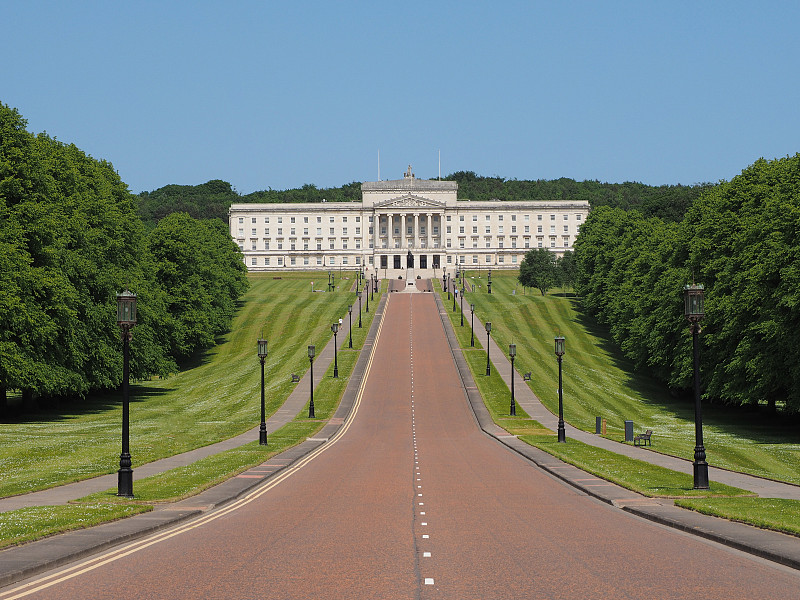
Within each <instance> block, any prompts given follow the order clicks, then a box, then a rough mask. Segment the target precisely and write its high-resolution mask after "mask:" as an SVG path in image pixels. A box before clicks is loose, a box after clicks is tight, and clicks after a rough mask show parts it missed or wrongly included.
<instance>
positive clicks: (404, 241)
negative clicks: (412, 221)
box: [400, 213, 407, 248]
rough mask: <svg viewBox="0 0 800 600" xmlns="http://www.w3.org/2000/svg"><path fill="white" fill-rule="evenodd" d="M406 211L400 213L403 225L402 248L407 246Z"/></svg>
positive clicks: (401, 233) (401, 229)
mask: <svg viewBox="0 0 800 600" xmlns="http://www.w3.org/2000/svg"><path fill="white" fill-rule="evenodd" d="M406 219H407V215H406V213H402V214H401V215H400V223H401V224H402V226H401V227H400V248H406Z"/></svg>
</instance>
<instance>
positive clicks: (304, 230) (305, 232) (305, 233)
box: [303, 227, 308, 235]
mask: <svg viewBox="0 0 800 600" xmlns="http://www.w3.org/2000/svg"><path fill="white" fill-rule="evenodd" d="M303 235H308V227H303Z"/></svg>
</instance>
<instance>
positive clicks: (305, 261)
mask: <svg viewBox="0 0 800 600" xmlns="http://www.w3.org/2000/svg"><path fill="white" fill-rule="evenodd" d="M485 256H486V258H485V261H486V263H487V264H492V256H491V255H490V254H487V255H485ZM273 258H274V259H275V264H277V265H278V266H279V267H283V266H286V267H296V266H298V265H299V264H300V262H299V261H298V259H297V257H295V256H290V257H286V258H288V260H286V258H285V257H283V256H278V257H270V256H265V257H263V258H260V257H256V256H253V257H252V258H251V259H250V265H251V266H253V267H257V266H259V265H263V266H265V267H269V266H271V265H272V264H273ZM373 258H374V257H372V256H370V257H369V264H370V265H372V264H374V260H373ZM478 258H479V255H477V254H473V255H472V264H474V265H477V264H478V263H479V260H478ZM349 259H350V257H348V256H343V257H341V262H340V263H339V264H341V265H342V266H347V265H349V264H350V260H349ZM457 259H458V260H457V261H456V262H458V263H459V264H462V265H463V264H466V263H467V257H466V256H465V255H461V256H459V257H457ZM505 259H506V257H505V256H504V255H499V256H497V263H499V264H505ZM259 261H260V262H259ZM311 261H312V258H311V257H308V256H303V257H302V265H303V266H305V267H308V266H311V264H312V262H311ZM518 261H519V256H518V255H516V254H512V255H511V263H512V264H517V262H518ZM453 262H454V261H453V256H452V255H450V254H449V255H448V256H447V264H449V265H450V264H453ZM314 264H316V266H324V265H325V261H324V259H323V257H322V256H317V257H314ZM353 264H355V265H357V266H360V265H361V257H360V256H356V257H355V262H354V263H353ZM328 265H330V266H336V265H337V262H336V257H335V256H329V257H328Z"/></svg>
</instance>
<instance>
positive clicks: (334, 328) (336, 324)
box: [331, 323, 339, 333]
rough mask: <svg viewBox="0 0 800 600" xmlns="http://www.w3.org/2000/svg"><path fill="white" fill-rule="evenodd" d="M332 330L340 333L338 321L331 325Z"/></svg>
mask: <svg viewBox="0 0 800 600" xmlns="http://www.w3.org/2000/svg"><path fill="white" fill-rule="evenodd" d="M331 331H332V332H333V333H338V332H339V324H338V323H334V324H333V325H331Z"/></svg>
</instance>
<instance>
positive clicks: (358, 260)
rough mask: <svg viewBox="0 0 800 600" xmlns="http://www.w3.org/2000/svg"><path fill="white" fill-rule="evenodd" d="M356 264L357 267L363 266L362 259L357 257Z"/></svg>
mask: <svg viewBox="0 0 800 600" xmlns="http://www.w3.org/2000/svg"><path fill="white" fill-rule="evenodd" d="M356 264H357V265H360V264H361V257H360V256H356Z"/></svg>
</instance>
